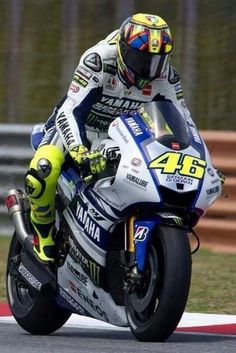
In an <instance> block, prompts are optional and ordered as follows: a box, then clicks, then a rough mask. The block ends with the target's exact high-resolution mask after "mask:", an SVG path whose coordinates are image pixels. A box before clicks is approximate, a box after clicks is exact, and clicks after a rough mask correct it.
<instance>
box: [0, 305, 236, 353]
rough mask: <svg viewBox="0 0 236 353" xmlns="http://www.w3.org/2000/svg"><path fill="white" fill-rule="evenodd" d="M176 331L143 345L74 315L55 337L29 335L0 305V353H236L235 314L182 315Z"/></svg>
mask: <svg viewBox="0 0 236 353" xmlns="http://www.w3.org/2000/svg"><path fill="white" fill-rule="evenodd" d="M177 330H179V331H177V332H175V333H174V334H173V335H172V336H171V337H170V338H169V339H168V340H167V341H166V342H165V343H152V342H151V343H143V342H138V341H137V340H135V338H134V337H133V335H132V334H131V333H130V331H129V329H128V328H119V327H115V326H112V325H109V324H107V323H104V322H100V321H98V320H94V319H91V318H86V317H84V316H78V315H75V314H73V315H72V316H71V318H70V319H69V320H68V321H67V323H66V324H65V326H64V327H63V328H61V329H60V330H58V331H57V332H55V333H54V334H52V335H50V336H32V335H30V334H28V333H27V332H25V331H24V330H23V329H21V328H20V327H19V326H18V325H17V324H16V321H15V319H14V318H13V317H12V316H11V312H10V310H9V307H8V305H7V304H6V303H0V353H19V352H22V353H42V352H43V353H53V352H57V353H61V352H62V353H64V352H65V353H72V352H75V353H98V352H102V353H111V352H112V353H116V352H117V353H123V352H127V353H133V352H134V353H139V352H140V353H141V352H142V353H143V352H149V353H154V352H155V353H170V352H171V353H185V352H186V353H195V352H196V353H203V352H204V353H208V352H209V353H213V352H214V353H235V352H236V315H212V314H198V313H184V315H183V317H182V319H181V321H180V323H179V326H178V328H177ZM180 331H182V332H180Z"/></svg>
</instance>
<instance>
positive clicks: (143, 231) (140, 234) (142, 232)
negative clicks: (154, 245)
mask: <svg viewBox="0 0 236 353" xmlns="http://www.w3.org/2000/svg"><path fill="white" fill-rule="evenodd" d="M148 232H149V228H148V227H143V226H139V227H138V228H137V229H136V232H135V234H134V240H136V241H144V240H145V239H146V237H147V234H148Z"/></svg>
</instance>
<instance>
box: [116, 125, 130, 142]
mask: <svg viewBox="0 0 236 353" xmlns="http://www.w3.org/2000/svg"><path fill="white" fill-rule="evenodd" d="M115 128H116V131H117V132H118V134H119V135H120V136H121V137H122V139H123V140H124V142H125V143H128V142H129V139H128V138H127V136H126V135H125V133H124V131H122V130H121V128H120V127H119V125H117V126H116V127H115Z"/></svg>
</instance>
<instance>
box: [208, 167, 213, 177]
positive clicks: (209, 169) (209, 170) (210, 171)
mask: <svg viewBox="0 0 236 353" xmlns="http://www.w3.org/2000/svg"><path fill="white" fill-rule="evenodd" d="M207 173H208V174H209V175H210V176H212V177H213V176H214V175H215V174H214V171H213V170H212V169H211V168H207Z"/></svg>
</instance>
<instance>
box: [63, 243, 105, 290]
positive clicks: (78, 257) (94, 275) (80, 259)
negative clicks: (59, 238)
mask: <svg viewBox="0 0 236 353" xmlns="http://www.w3.org/2000/svg"><path fill="white" fill-rule="evenodd" d="M69 255H70V256H71V258H72V259H73V260H74V261H75V262H76V263H78V264H79V265H80V266H81V267H82V269H83V270H84V272H85V273H86V274H87V275H88V276H89V278H90V279H91V281H92V282H93V283H94V284H95V285H96V286H100V282H101V268H100V266H99V265H98V264H97V263H96V262H95V261H93V260H92V259H90V258H89V255H87V257H88V258H87V257H85V256H84V255H83V254H82V253H81V251H80V250H79V249H78V248H77V247H76V245H75V244H74V242H73V240H72V239H70V250H69Z"/></svg>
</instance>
